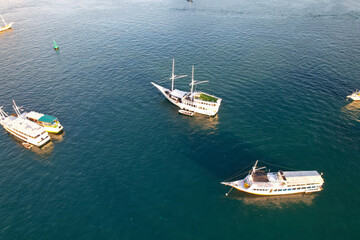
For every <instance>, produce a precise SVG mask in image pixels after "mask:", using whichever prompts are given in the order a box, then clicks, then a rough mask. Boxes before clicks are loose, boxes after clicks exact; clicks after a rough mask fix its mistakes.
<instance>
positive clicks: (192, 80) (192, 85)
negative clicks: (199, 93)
mask: <svg viewBox="0 0 360 240" xmlns="http://www.w3.org/2000/svg"><path fill="white" fill-rule="evenodd" d="M193 89H194V65H193V66H192V74H191V94H192V93H193Z"/></svg>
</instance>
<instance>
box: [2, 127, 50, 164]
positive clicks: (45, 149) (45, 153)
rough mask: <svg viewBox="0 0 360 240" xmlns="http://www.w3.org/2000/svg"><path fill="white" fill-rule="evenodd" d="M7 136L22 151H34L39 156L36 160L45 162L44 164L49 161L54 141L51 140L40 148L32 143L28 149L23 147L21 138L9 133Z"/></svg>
mask: <svg viewBox="0 0 360 240" xmlns="http://www.w3.org/2000/svg"><path fill="white" fill-rule="evenodd" d="M8 134H9V133H8ZM9 136H10V137H11V138H12V139H13V140H14V142H15V143H16V145H18V147H19V148H21V149H23V150H24V151H31V152H33V153H35V154H36V155H38V156H40V157H41V158H38V160H39V161H40V162H42V163H46V164H49V163H50V161H49V160H48V158H49V156H50V154H51V153H52V151H53V150H54V143H53V142H52V141H50V142H48V143H47V144H45V145H44V146H42V147H41V148H39V147H36V146H34V145H32V147H31V148H30V149H27V148H25V147H24V145H23V141H22V140H20V139H18V138H16V137H14V136H13V135H11V134H9Z"/></svg>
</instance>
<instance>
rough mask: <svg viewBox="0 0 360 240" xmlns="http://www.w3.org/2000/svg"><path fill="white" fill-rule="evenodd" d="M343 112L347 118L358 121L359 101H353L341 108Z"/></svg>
mask: <svg viewBox="0 0 360 240" xmlns="http://www.w3.org/2000/svg"><path fill="white" fill-rule="evenodd" d="M341 111H342V112H343V113H345V114H346V115H347V116H348V117H349V118H351V119H352V120H355V121H357V122H360V102H359V101H354V102H351V103H349V104H348V105H346V106H345V107H343V108H342V109H341Z"/></svg>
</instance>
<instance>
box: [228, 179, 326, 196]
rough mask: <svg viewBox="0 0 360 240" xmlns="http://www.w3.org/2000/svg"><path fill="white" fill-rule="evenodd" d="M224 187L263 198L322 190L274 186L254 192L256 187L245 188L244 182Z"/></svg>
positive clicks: (318, 188)
mask: <svg viewBox="0 0 360 240" xmlns="http://www.w3.org/2000/svg"><path fill="white" fill-rule="evenodd" d="M222 184H224V185H228V186H231V187H233V188H236V189H237V190H239V191H242V192H246V193H250V194H255V195H263V196H273V195H289V194H296V193H311V192H319V191H321V190H322V188H321V186H318V187H316V188H309V187H305V189H294V190H293V187H286V186H274V187H271V188H269V189H267V190H266V191H256V190H254V189H255V188H254V187H252V186H251V187H249V188H245V186H244V184H245V183H244V180H239V181H236V182H222ZM274 189H291V190H290V191H281V192H280V191H274Z"/></svg>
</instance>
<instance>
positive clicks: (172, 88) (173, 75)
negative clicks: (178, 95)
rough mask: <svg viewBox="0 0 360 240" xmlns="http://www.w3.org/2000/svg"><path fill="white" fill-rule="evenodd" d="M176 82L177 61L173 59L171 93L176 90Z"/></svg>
mask: <svg viewBox="0 0 360 240" xmlns="http://www.w3.org/2000/svg"><path fill="white" fill-rule="evenodd" d="M174 80H175V59H174V58H173V64H172V74H171V91H173V90H174Z"/></svg>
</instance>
